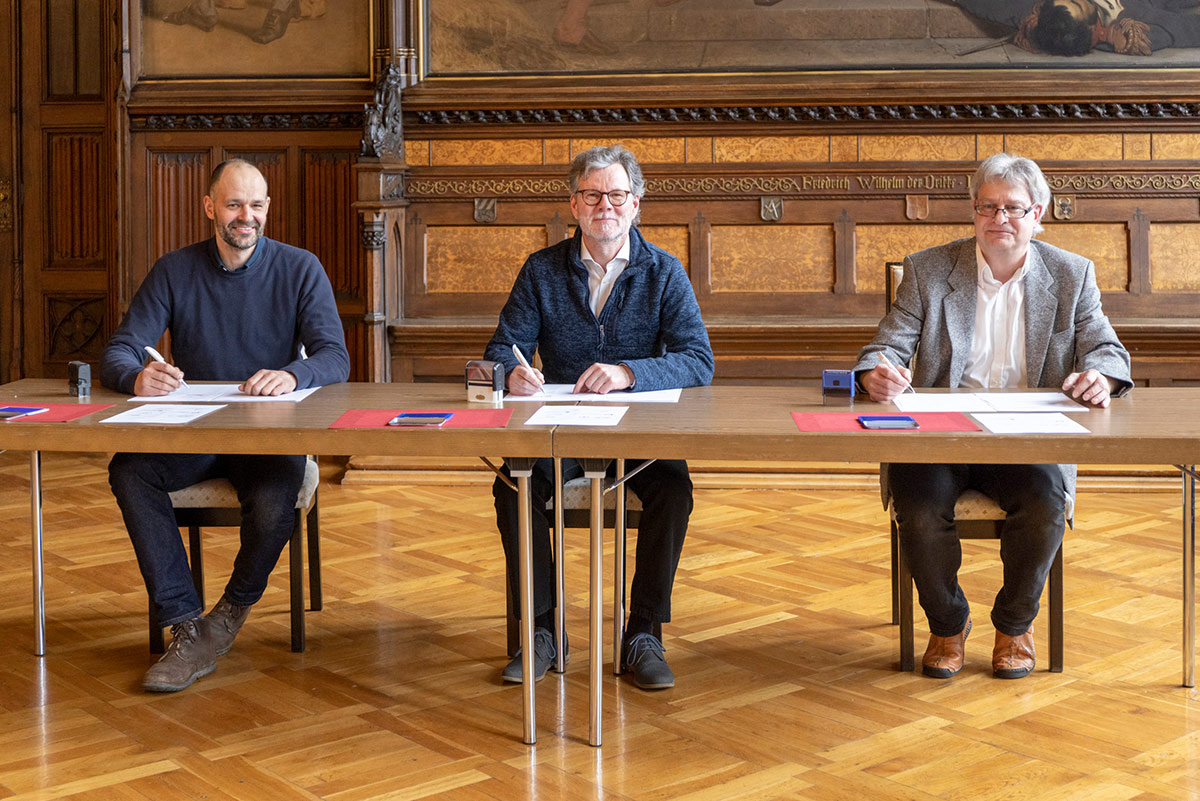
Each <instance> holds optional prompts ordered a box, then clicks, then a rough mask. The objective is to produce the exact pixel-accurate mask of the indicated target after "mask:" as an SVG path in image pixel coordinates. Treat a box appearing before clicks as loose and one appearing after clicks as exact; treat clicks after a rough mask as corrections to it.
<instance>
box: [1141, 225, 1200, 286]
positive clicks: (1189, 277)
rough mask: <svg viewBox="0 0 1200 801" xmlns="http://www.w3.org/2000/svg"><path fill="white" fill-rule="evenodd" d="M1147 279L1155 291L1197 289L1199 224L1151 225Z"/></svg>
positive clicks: (1198, 284)
mask: <svg viewBox="0 0 1200 801" xmlns="http://www.w3.org/2000/svg"><path fill="white" fill-rule="evenodd" d="M1150 263H1151V264H1153V265H1154V269H1153V271H1152V272H1151V275H1150V279H1151V283H1152V286H1153V287H1154V290H1155V291H1156V292H1200V227H1198V226H1194V225H1175V224H1170V223H1159V224H1156V225H1152V226H1151V227H1150Z"/></svg>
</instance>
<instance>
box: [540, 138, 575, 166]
mask: <svg viewBox="0 0 1200 801" xmlns="http://www.w3.org/2000/svg"><path fill="white" fill-rule="evenodd" d="M545 152H546V163H547V164H570V163H571V140H570V139H547V140H546V151H545Z"/></svg>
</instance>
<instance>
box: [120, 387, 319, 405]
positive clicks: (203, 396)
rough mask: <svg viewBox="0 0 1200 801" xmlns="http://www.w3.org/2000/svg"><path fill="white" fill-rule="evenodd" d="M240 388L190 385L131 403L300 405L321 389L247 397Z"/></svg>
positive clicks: (138, 398)
mask: <svg viewBox="0 0 1200 801" xmlns="http://www.w3.org/2000/svg"><path fill="white" fill-rule="evenodd" d="M240 386H241V384H188V385H187V386H186V387H179V388H178V389H176V390H175V391H174V392H169V393H167V394H166V395H155V396H154V397H146V396H143V395H135V396H133V397H132V398H130V399H129V401H130V403H146V402H155V401H157V402H160V403H262V402H264V401H275V402H284V403H299V402H300V401H302V400H304V399H305V398H307V397H308V396H309V395H311V394H313V393H314V392H316V391H317V390H318V389H320V387H311V388H309V389H300V390H297V391H295V392H288V393H285V394H283V395H247V394H246V393H244V392H242V391H241V390H240V389H238V387H240Z"/></svg>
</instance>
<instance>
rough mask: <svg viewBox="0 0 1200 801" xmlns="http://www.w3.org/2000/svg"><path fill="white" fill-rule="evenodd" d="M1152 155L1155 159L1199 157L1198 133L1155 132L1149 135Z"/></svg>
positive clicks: (1191, 158) (1199, 138)
mask: <svg viewBox="0 0 1200 801" xmlns="http://www.w3.org/2000/svg"><path fill="white" fill-rule="evenodd" d="M1151 148H1152V155H1153V157H1154V159H1155V160H1159V159H1162V160H1168V159H1188V160H1194V159H1197V158H1200V134H1195V133H1156V134H1153V136H1152V137H1151Z"/></svg>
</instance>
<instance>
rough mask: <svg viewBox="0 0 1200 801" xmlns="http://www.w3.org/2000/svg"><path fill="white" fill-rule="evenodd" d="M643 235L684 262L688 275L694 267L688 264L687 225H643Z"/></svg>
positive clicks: (641, 228) (641, 227)
mask: <svg viewBox="0 0 1200 801" xmlns="http://www.w3.org/2000/svg"><path fill="white" fill-rule="evenodd" d="M640 230H641V232H642V236H644V237H646V239H647V241H650V242H653V243H654V244H655V245H658V246H659V247H660V248H662V249H663V250H665V251H667V252H668V253H670V254H671V255H672V256H674V257H675V258H677V259H679V260H680V261H681V262H683V269H685V270H687V272H688V275H691V274H692V267H691V265H690V264H688V252H689V251H688V241H689V240H688V229H687V226H686V225H643V226H640Z"/></svg>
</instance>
